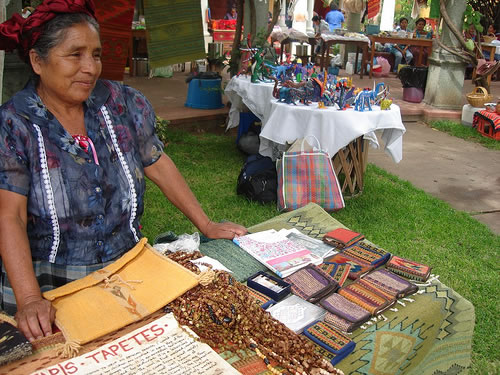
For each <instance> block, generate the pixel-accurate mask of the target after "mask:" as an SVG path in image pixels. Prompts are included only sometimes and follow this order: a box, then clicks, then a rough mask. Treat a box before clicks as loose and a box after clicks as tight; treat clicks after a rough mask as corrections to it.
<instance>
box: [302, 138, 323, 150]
mask: <svg viewBox="0 0 500 375" xmlns="http://www.w3.org/2000/svg"><path fill="white" fill-rule="evenodd" d="M307 138H312V139H314V140H316V144H317V145H318V150H321V143H319V140H318V138H316V136H314V135H312V134H309V135H306V136H305V137H304V139H303V140H302V144H301V146H300V152H301V153H304V142H305V141H306V139H307ZM311 146H312V147H313V150H314V145H311Z"/></svg>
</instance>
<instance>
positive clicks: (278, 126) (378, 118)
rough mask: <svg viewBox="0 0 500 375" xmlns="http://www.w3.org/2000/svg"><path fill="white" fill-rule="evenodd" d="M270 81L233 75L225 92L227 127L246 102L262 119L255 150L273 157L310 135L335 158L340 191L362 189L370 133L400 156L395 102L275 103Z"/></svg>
mask: <svg viewBox="0 0 500 375" xmlns="http://www.w3.org/2000/svg"><path fill="white" fill-rule="evenodd" d="M272 90H273V84H271V83H251V82H250V79H249V78H248V77H243V76H240V77H233V78H232V79H231V81H230V82H229V83H228V85H227V86H226V90H225V93H226V95H228V97H229V100H230V101H231V109H230V111H229V123H228V128H231V127H235V126H238V123H239V111H241V110H243V104H245V105H246V106H247V107H248V108H249V109H250V110H251V111H252V112H253V113H254V114H255V115H256V116H257V117H259V118H260V119H261V120H262V131H261V133H260V149H259V153H260V154H262V155H264V156H269V157H271V158H272V159H276V158H278V157H279V155H280V153H281V152H282V151H285V150H286V148H287V143H288V144H291V143H293V142H294V141H295V140H296V139H299V138H304V137H305V136H307V135H314V136H315V137H316V138H318V139H319V141H320V142H321V147H322V148H323V149H324V150H326V151H327V152H328V153H329V154H330V155H331V156H332V157H333V161H334V167H335V172H336V173H337V175H338V176H339V179H340V180H341V187H342V192H343V193H344V194H348V195H351V196H352V195H355V194H357V193H360V192H361V191H362V190H363V183H364V181H363V175H364V171H365V166H366V160H367V149H368V148H367V147H366V142H365V141H367V142H369V143H370V144H371V146H372V147H376V148H377V147H379V142H378V139H377V135H376V134H375V132H376V131H377V130H380V131H382V134H381V139H382V140H383V142H384V149H385V151H386V152H387V153H388V154H389V155H390V156H391V157H392V160H393V161H394V162H395V163H399V162H400V161H401V159H402V158H403V134H404V133H405V131H406V129H405V127H404V125H403V122H402V120H401V112H400V110H399V107H398V106H397V105H395V104H392V105H391V109H390V110H387V111H381V110H380V107H378V106H373V107H372V108H373V110H372V111H364V112H359V111H354V109H352V108H350V109H347V110H344V111H339V110H336V109H334V108H331V107H329V108H324V109H319V108H318V105H317V103H312V104H310V105H308V106H306V105H303V104H299V103H298V104H297V105H293V104H286V103H280V102H278V101H277V99H274V98H273V96H272Z"/></svg>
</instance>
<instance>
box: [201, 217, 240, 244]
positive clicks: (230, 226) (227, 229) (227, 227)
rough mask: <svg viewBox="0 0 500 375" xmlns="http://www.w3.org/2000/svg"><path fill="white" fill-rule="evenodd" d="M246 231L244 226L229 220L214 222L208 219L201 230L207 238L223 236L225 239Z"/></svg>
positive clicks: (230, 238)
mask: <svg viewBox="0 0 500 375" xmlns="http://www.w3.org/2000/svg"><path fill="white" fill-rule="evenodd" d="M247 233H248V231H247V229H246V228H245V227H243V226H241V225H239V224H235V223H231V222H230V221H226V222H223V223H214V222H213V221H211V220H210V221H209V222H208V224H207V225H206V226H205V228H204V230H203V234H204V235H205V236H207V237H208V238H213V239H217V238H224V239H227V240H232V239H233V238H234V237H235V236H243V235H245V234H247Z"/></svg>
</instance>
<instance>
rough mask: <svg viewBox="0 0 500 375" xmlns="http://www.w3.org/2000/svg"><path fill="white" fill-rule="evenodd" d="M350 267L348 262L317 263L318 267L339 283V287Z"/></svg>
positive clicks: (347, 274)
mask: <svg viewBox="0 0 500 375" xmlns="http://www.w3.org/2000/svg"><path fill="white" fill-rule="evenodd" d="M351 267H352V266H351V265H350V264H349V263H328V264H327V263H321V264H320V265H319V268H321V269H322V270H323V271H325V272H326V273H327V274H329V275H330V276H331V277H332V279H333V280H335V281H336V282H337V283H338V284H339V287H341V286H342V285H344V282H345V281H346V279H347V277H348V276H349V271H351Z"/></svg>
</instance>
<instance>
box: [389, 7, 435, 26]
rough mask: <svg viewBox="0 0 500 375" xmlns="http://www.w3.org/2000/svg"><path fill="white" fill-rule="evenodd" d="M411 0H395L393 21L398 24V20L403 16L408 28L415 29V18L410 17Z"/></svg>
mask: <svg viewBox="0 0 500 375" xmlns="http://www.w3.org/2000/svg"><path fill="white" fill-rule="evenodd" d="M434 1H436V0H434ZM412 6H413V1H408V0H396V9H397V10H396V11H395V12H394V22H395V23H397V24H399V20H400V19H401V18H403V17H405V18H407V19H408V30H414V29H415V20H414V19H413V18H411V8H412Z"/></svg>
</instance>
